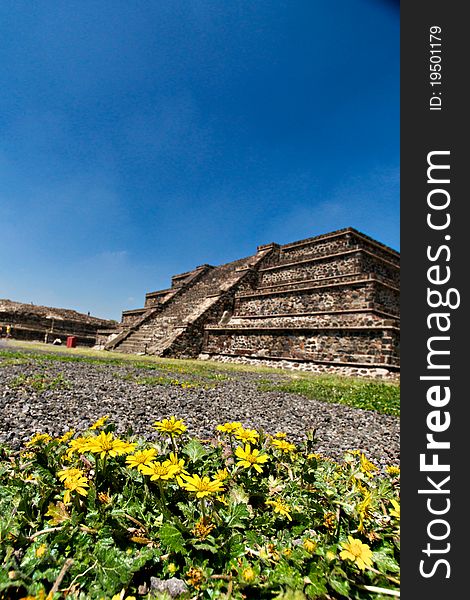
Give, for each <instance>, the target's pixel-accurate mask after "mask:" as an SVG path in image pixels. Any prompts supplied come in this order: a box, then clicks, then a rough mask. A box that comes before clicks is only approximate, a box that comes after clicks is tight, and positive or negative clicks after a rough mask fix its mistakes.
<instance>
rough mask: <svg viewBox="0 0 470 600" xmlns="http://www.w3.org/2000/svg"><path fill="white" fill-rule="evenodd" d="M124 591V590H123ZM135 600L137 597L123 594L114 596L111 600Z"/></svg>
mask: <svg viewBox="0 0 470 600" xmlns="http://www.w3.org/2000/svg"><path fill="white" fill-rule="evenodd" d="M123 591H124V590H123ZM121 599H122V600H135V596H124V595H123V594H114V596H113V597H112V598H111V600H121Z"/></svg>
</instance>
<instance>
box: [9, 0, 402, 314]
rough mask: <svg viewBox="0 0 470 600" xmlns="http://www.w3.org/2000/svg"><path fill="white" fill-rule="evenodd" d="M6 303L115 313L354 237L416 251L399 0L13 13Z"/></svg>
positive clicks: (174, 0) (98, 5)
mask: <svg viewBox="0 0 470 600" xmlns="http://www.w3.org/2000/svg"><path fill="white" fill-rule="evenodd" d="M0 39H1V42H0V61H1V64H2V68H1V70H0V132H1V140H2V143H1V144H0V225H1V236H0V298H10V299H12V300H18V301H24V302H34V303H35V304H44V305H49V306H57V307H64V308H73V309H75V310H79V311H81V312H87V311H90V312H91V314H94V315H96V316H100V317H105V318H114V319H118V320H119V318H120V313H121V311H122V310H124V309H130V308H137V307H141V306H143V302H144V296H145V293H146V292H148V291H153V290H156V289H162V288H166V287H168V286H169V284H170V278H171V275H173V274H175V273H180V272H183V271H187V270H190V269H192V268H193V267H195V266H197V265H200V264H203V263H209V264H214V265H217V264H221V263H224V262H228V261H231V260H235V259H237V258H240V257H243V256H248V255H250V254H253V253H255V252H256V246H257V245H259V244H265V243H268V242H271V241H274V242H277V243H281V244H283V243H288V242H291V241H295V240H298V239H302V238H306V237H311V236H313V235H318V234H321V233H326V232H328V231H333V230H335V229H339V228H342V227H348V226H352V227H356V228H357V229H359V230H361V231H363V232H364V233H366V234H368V235H371V236H373V237H375V238H376V239H378V240H380V241H382V242H383V243H385V244H387V245H389V246H391V247H393V248H395V249H399V216H400V215H399V10H398V3H395V2H390V1H388V2H387V1H385V0H285V1H279V0H276V1H274V0H258V1H250V2H244V1H229V0H217V1H215V0H214V1H209V0H198V1H191V0H186V1H179V0H158V1H157V0H155V1H153V2H144V1H136V2H128V1H119V0H113V1H112V2H111V1H104V0H100V1H98V2H97V1H95V0H94V1H92V2H90V1H83V0H82V1H80V2H78V1H65V2H62V1H60V2H59V1H56V0H43V1H39V2H36V3H31V2H26V1H25V2H22V1H19V0H15V1H13V0H4V1H3V2H2V3H0Z"/></svg>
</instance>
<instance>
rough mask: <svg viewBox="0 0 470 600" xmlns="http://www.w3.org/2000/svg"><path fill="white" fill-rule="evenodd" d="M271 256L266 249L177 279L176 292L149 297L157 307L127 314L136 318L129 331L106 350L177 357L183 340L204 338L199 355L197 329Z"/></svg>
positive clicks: (152, 293) (203, 267) (198, 269)
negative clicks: (175, 355)
mask: <svg viewBox="0 0 470 600" xmlns="http://www.w3.org/2000/svg"><path fill="white" fill-rule="evenodd" d="M269 252H270V248H266V249H264V250H262V251H260V252H258V254H256V255H254V256H250V257H248V258H244V259H240V260H236V261H234V262H231V263H227V264H224V265H221V266H218V267H213V266H210V265H202V266H200V267H198V268H197V269H195V270H194V271H191V272H190V273H189V274H188V273H184V274H182V275H177V276H174V277H173V287H172V288H170V289H169V290H162V291H159V292H151V293H150V294H147V300H150V301H152V300H154V299H156V298H157V299H158V300H157V303H156V304H154V305H150V306H146V307H145V308H144V309H139V310H137V311H127V312H128V313H134V314H135V315H136V316H135V318H134V319H133V321H132V322H131V323H130V324H129V325H128V326H127V327H126V326H123V327H122V331H121V332H120V333H119V334H118V335H117V336H116V337H114V339H112V340H110V341H109V342H108V343H107V344H106V345H105V349H106V350H114V351H116V352H123V353H131V354H152V355H156V356H168V355H174V354H175V353H176V354H178V351H177V350H176V348H177V347H179V346H180V345H181V344H179V343H178V342H179V340H180V338H182V337H185V336H186V337H187V336H188V334H190V335H191V337H192V338H194V337H196V338H198V337H200V339H196V340H193V344H194V346H195V348H194V349H193V351H192V352H191V353H190V354H193V355H197V354H198V353H199V352H200V350H201V347H202V337H203V327H202V326H201V327H200V328H199V329H200V331H199V336H198V332H197V327H196V326H197V325H198V324H202V323H204V322H205V320H206V318H207V317H208V315H210V314H214V315H216V316H217V318H218V317H220V315H221V314H222V313H223V312H224V310H225V309H226V308H227V306H228V305H227V303H226V301H227V299H228V298H231V297H232V296H233V293H232V290H233V289H234V288H235V287H237V285H238V284H239V283H240V282H241V281H242V280H243V279H244V278H246V277H247V276H249V275H250V273H252V272H253V270H254V269H256V268H257V267H258V265H259V264H260V263H261V262H262V261H263V260H264V258H265V257H266V255H267V254H269ZM124 314H125V313H124ZM195 327H196V330H195ZM183 354H184V352H183Z"/></svg>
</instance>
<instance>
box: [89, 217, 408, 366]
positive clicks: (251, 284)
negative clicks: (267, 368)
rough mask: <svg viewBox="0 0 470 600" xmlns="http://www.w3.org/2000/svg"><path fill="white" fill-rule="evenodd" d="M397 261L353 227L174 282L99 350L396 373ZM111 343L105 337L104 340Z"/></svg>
mask: <svg viewBox="0 0 470 600" xmlns="http://www.w3.org/2000/svg"><path fill="white" fill-rule="evenodd" d="M399 264H400V255H399V253H398V252H396V251H395V250H392V249H391V248H388V247H387V246H385V245H383V244H381V243H379V242H377V241H375V240H373V239H372V238H370V237H368V236H366V235H364V234H362V233H360V232H358V231H356V230H355V229H352V228H347V229H342V230H339V231H334V232H332V233H328V234H325V235H320V236H317V237H313V238H309V239H305V240H300V241H298V242H293V243H291V244H285V245H282V246H281V245H279V244H275V243H271V244H266V245H263V246H259V247H258V251H257V253H256V254H254V255H253V256H249V257H248V258H243V259H240V260H236V261H234V262H231V263H227V264H224V265H220V266H217V267H214V266H211V265H207V264H206V265H201V266H199V267H196V268H195V269H194V270H193V271H188V272H187V273H182V274H180V275H175V276H173V278H172V285H171V288H169V289H166V290H159V291H155V292H150V293H148V294H146V298H145V306H144V307H143V308H139V309H135V310H126V311H124V312H123V313H122V322H121V324H120V325H119V327H118V329H117V330H116V331H115V332H114V333H113V334H112V335H111V336H109V335H108V334H109V331H107V332H106V331H104V332H102V333H101V334H99V339H98V344H101V346H102V347H104V348H105V349H108V350H115V351H118V352H126V353H143V354H153V355H157V356H166V357H197V356H204V357H210V358H217V359H222V360H224V359H225V360H230V359H234V360H236V359H240V358H241V357H245V359H250V360H254V359H256V360H258V361H270V362H272V361H291V362H295V363H310V364H319V365H332V366H345V367H347V366H351V367H365V368H378V367H379V368H380V367H381V368H386V369H388V370H392V371H393V370H398V369H399V364H400V355H399V333H400V332H399V318H400V312H399V285H400V266H399ZM106 336H108V337H106Z"/></svg>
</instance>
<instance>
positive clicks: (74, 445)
mask: <svg viewBox="0 0 470 600" xmlns="http://www.w3.org/2000/svg"><path fill="white" fill-rule="evenodd" d="M92 439H93V438H91V437H85V436H80V437H78V438H75V439H74V440H70V442H69V449H68V450H67V456H69V457H70V455H71V454H73V453H74V452H76V453H77V454H84V453H85V452H89V446H90V442H91V440H92Z"/></svg>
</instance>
